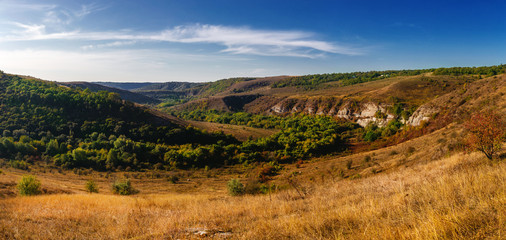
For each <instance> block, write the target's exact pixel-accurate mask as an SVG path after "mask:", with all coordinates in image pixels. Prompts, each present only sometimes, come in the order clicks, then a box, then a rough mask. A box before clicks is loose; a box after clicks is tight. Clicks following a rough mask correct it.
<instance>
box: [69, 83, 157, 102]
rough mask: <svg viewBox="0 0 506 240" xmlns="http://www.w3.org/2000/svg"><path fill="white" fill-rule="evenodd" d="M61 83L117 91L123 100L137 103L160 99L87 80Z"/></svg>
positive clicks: (93, 90)
mask: <svg viewBox="0 0 506 240" xmlns="http://www.w3.org/2000/svg"><path fill="white" fill-rule="evenodd" d="M60 84H62V85H65V86H68V87H74V88H76V87H78V88H82V89H86V88H88V89H90V90H91V91H92V92H98V91H108V92H114V93H118V94H119V95H120V97H121V99H123V100H127V101H131V102H135V103H139V104H159V103H160V102H161V101H160V100H158V99H154V98H151V97H148V96H145V95H142V94H138V93H134V92H130V91H128V90H123V89H118V88H114V87H109V86H104V85H100V84H95V83H89V82H65V83H60Z"/></svg>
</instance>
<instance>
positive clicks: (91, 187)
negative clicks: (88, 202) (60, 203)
mask: <svg viewBox="0 0 506 240" xmlns="http://www.w3.org/2000/svg"><path fill="white" fill-rule="evenodd" d="M84 187H85V188H86V191H87V192H89V193H98V186H97V184H96V183H95V181H93V180H92V179H90V180H88V181H87V182H86V185H85V186H84Z"/></svg>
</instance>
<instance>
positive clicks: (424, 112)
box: [406, 105, 438, 126]
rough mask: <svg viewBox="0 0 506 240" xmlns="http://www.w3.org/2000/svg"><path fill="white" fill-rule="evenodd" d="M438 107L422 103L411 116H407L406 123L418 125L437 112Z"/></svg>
mask: <svg viewBox="0 0 506 240" xmlns="http://www.w3.org/2000/svg"><path fill="white" fill-rule="evenodd" d="M437 112H438V109H437V108H435V107H433V106H430V105H422V106H421V107H419V108H418V109H417V110H416V111H415V112H414V113H413V115H411V117H409V119H408V121H407V122H406V124H408V125H411V126H419V125H420V124H421V123H422V122H423V121H428V120H429V119H430V116H431V115H432V114H434V113H437Z"/></svg>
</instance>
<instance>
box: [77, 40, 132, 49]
mask: <svg viewBox="0 0 506 240" xmlns="http://www.w3.org/2000/svg"><path fill="white" fill-rule="evenodd" d="M135 43H136V41H114V42H110V43H104V44H96V45H92V44H90V45H85V46H82V47H81V49H83V50H91V49H97V48H109V47H123V46H129V45H134V44H135Z"/></svg>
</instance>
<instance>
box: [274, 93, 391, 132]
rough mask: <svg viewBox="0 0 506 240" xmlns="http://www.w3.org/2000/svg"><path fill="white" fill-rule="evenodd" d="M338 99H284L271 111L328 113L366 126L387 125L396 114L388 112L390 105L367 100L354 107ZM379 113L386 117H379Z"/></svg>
mask: <svg viewBox="0 0 506 240" xmlns="http://www.w3.org/2000/svg"><path fill="white" fill-rule="evenodd" d="M341 103H342V102H341V101H340V100H338V101H336V99H323V100H322V99H292V98H289V99H284V100H282V101H280V102H278V103H277V104H276V105H274V106H272V107H271V108H270V112H272V113H276V114H283V113H296V112H303V113H307V114H316V115H328V116H334V117H337V118H343V119H346V120H350V121H354V122H356V123H358V124H359V125H360V126H362V127H365V126H367V125H368V124H369V123H376V124H377V125H378V126H380V127H383V126H386V125H387V123H388V122H389V121H390V120H393V119H394V115H392V114H389V113H388V112H387V108H388V105H386V104H376V103H373V102H367V103H363V104H361V105H359V106H358V107H357V106H355V107H352V103H350V102H348V101H346V102H344V103H342V104H341ZM377 113H381V114H379V115H382V116H384V117H382V118H378V116H377Z"/></svg>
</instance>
